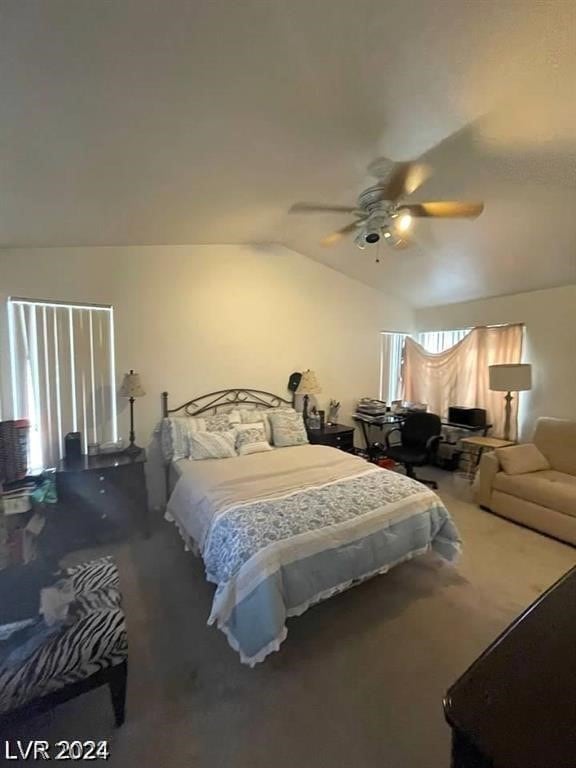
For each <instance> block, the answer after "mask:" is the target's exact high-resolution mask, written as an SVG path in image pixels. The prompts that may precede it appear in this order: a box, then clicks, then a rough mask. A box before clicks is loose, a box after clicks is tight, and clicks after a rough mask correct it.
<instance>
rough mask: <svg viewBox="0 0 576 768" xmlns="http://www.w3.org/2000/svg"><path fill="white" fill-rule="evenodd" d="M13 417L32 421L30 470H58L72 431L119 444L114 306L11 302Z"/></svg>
mask: <svg viewBox="0 0 576 768" xmlns="http://www.w3.org/2000/svg"><path fill="white" fill-rule="evenodd" d="M8 324H9V338H10V360H11V377H12V381H11V389H12V404H13V411H14V418H27V419H29V421H30V426H31V430H30V458H29V464H30V466H31V467H34V468H39V467H50V466H54V465H55V464H56V463H57V462H58V461H59V459H61V458H62V456H63V453H64V437H65V435H66V433H67V432H81V433H82V441H83V446H84V451H85V452H86V450H87V444H88V443H89V442H103V441H108V440H116V439H117V424H116V392H115V387H116V384H115V382H116V374H115V365H114V311H113V308H112V307H111V306H100V305H85V304H64V303H58V302H49V301H34V300H30V299H19V298H11V299H9V300H8Z"/></svg>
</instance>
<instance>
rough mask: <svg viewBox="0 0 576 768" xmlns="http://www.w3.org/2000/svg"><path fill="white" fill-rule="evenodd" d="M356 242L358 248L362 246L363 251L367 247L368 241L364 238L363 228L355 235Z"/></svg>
mask: <svg viewBox="0 0 576 768" xmlns="http://www.w3.org/2000/svg"><path fill="white" fill-rule="evenodd" d="M354 243H355V245H356V247H357V248H360V250H361V251H363V250H364V248H366V241H365V240H364V232H363V230H362V229H359V230H358V233H357V234H356V236H355V237H354Z"/></svg>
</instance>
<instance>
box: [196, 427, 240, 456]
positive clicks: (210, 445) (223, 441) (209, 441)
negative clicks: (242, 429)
mask: <svg viewBox="0 0 576 768" xmlns="http://www.w3.org/2000/svg"><path fill="white" fill-rule="evenodd" d="M235 445H236V430H234V429H231V430H229V431H228V432H190V433H189V435H188V446H189V451H190V458H191V459H196V460H202V459H231V458H232V457H233V456H236V449H235Z"/></svg>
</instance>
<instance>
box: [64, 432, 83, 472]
mask: <svg viewBox="0 0 576 768" xmlns="http://www.w3.org/2000/svg"><path fill="white" fill-rule="evenodd" d="M81 458H82V435H81V433H80V432H68V434H67V435H66V437H65V438H64V461H65V462H66V463H67V464H73V463H74V462H75V461H79V460H80V459H81Z"/></svg>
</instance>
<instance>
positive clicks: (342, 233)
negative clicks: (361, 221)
mask: <svg viewBox="0 0 576 768" xmlns="http://www.w3.org/2000/svg"><path fill="white" fill-rule="evenodd" d="M357 227H358V222H357V221H353V222H352V223H351V224H346V226H345V227H342V228H341V229H337V230H336V232H332V234H331V235H326V237H323V238H322V240H320V245H323V246H324V247H325V248H328V247H329V246H331V245H336V243H339V242H340V240H342V238H344V237H346V235H349V234H350V233H351V232H354V230H355V229H356V228H357Z"/></svg>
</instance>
